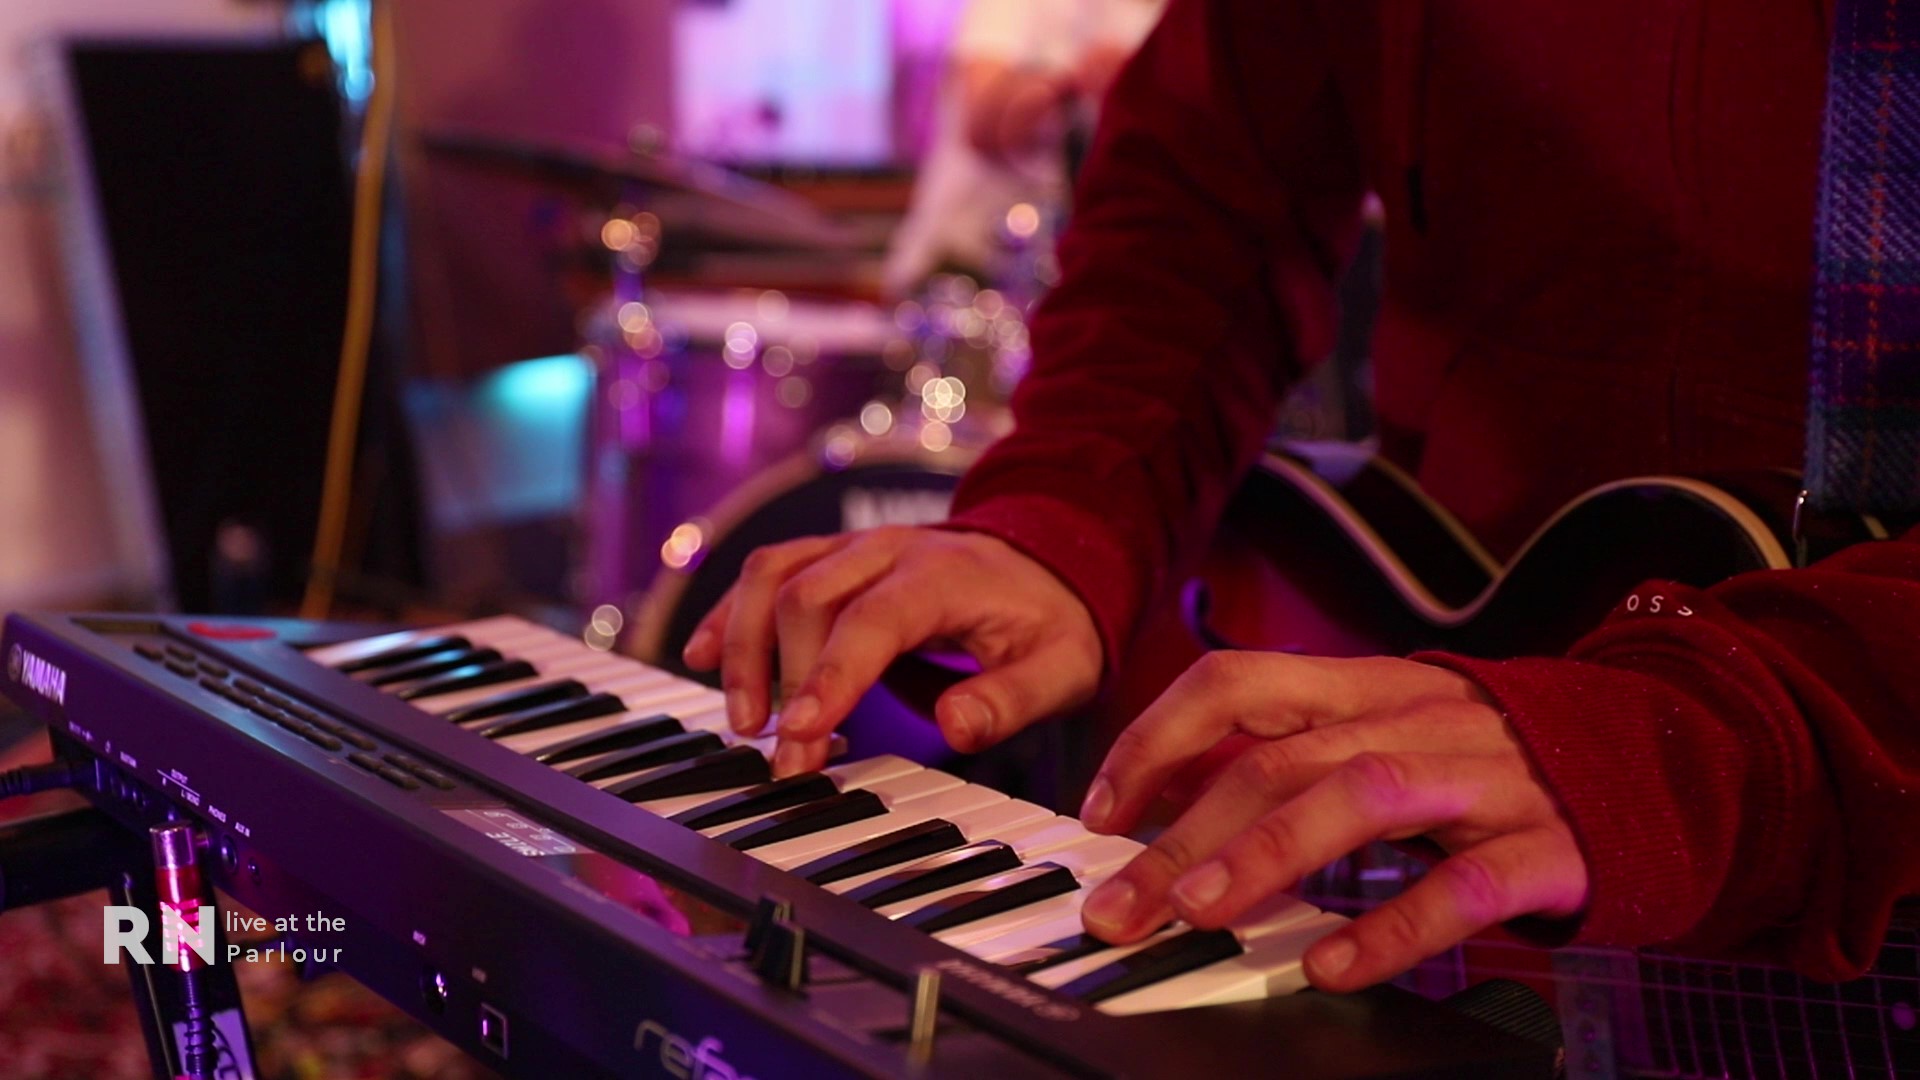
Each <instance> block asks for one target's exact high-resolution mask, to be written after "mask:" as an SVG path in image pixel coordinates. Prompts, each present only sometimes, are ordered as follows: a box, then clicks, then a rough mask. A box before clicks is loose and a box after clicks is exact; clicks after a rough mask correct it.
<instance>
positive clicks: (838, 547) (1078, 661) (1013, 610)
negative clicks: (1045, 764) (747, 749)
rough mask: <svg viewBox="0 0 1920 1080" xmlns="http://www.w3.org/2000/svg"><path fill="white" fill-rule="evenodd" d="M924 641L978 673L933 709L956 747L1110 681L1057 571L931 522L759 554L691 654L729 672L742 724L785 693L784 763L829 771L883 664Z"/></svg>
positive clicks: (995, 737) (998, 733)
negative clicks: (842, 731)
mask: <svg viewBox="0 0 1920 1080" xmlns="http://www.w3.org/2000/svg"><path fill="white" fill-rule="evenodd" d="M928 645H937V646H940V647H943V648H946V647H951V648H957V649H960V650H962V651H965V652H966V653H968V654H969V655H971V656H972V657H973V658H974V659H975V660H976V661H978V662H979V664H980V667H981V669H982V670H981V672H980V674H978V675H975V676H972V677H971V678H968V679H965V680H964V681H962V682H960V683H957V684H956V685H954V686H952V687H950V688H949V689H948V690H947V691H946V692H945V693H943V694H941V695H940V698H939V700H938V701H937V702H936V703H935V706H934V720H935V721H936V722H937V723H938V724H939V725H940V730H941V732H942V733H943V734H945V736H946V739H947V742H948V743H949V744H951V745H952V746H953V747H954V748H955V749H956V750H961V751H968V752H971V751H975V750H980V749H983V748H985V747H988V746H991V745H993V744H994V743H997V742H999V741H1000V740H1002V739H1005V738H1007V737H1008V736H1010V735H1012V734H1014V733H1015V732H1017V731H1019V730H1021V729H1022V728H1024V727H1026V726H1027V725H1029V724H1031V723H1033V722H1034V721H1036V720H1040V719H1043V718H1046V717H1049V716H1053V715H1056V714H1059V713H1062V712H1065V711H1067V710H1069V709H1072V708H1074V707H1076V706H1078V705H1081V704H1083V703H1085V702H1086V701H1087V700H1088V699H1089V698H1091V697H1092V696H1093V693H1094V690H1095V688H1096V687H1097V686H1098V684H1099V681H1100V671H1101V662H1102V653H1101V645H1100V635H1099V633H1098V631H1097V630H1095V628H1094V623H1093V617H1092V615H1091V614H1090V613H1089V612H1088V610H1087V607H1086V605H1085V604H1084V603H1082V602H1081V601H1080V598H1079V597H1078V596H1076V595H1075V594H1074V592H1073V590H1071V589H1069V588H1068V587H1067V586H1066V584H1065V583H1064V582H1062V581H1061V580H1060V579H1059V578H1057V577H1055V576H1054V574H1053V573H1052V571H1050V570H1048V569H1047V568H1046V567H1044V566H1042V565H1040V564H1039V563H1038V562H1035V561H1034V560H1033V559H1031V558H1029V557H1028V556H1026V555H1023V554H1021V553H1020V552H1019V551H1016V550H1015V549H1014V548H1013V547H1011V546H1009V545H1008V544H1006V543H1005V542H1004V541H1001V540H999V539H997V538H995V537H991V536H986V535H983V534H979V533H964V532H949V531H945V530H939V529H926V528H904V527H886V528H879V529H872V530H867V531H864V532H856V533H843V534H839V535H834V536H818V537H808V538H805V539H801V540H793V541H789V542H787V543H784V544H775V545H772V546H770V547H765V548H761V549H760V550H758V551H756V552H754V553H753V554H752V555H751V556H749V557H748V559H747V562H746V566H745V568H744V569H743V570H742V571H741V574H740V580H739V581H737V582H735V583H734V586H733V588H732V589H731V590H729V591H728V592H727V594H726V595H725V596H724V597H722V598H721V600H720V602H719V603H718V604H717V605H715V606H714V609H713V610H712V611H711V612H709V613H708V614H707V616H706V618H705V619H703V620H701V622H700V625H699V626H698V627H696V628H695V629H694V632H693V636H692V637H691V638H689V639H688V642H687V647H686V650H685V652H684V654H683V656H684V659H685V660H686V662H687V665H688V666H689V667H692V668H694V669H695V670H701V671H710V670H712V669H714V668H716V667H718V668H719V669H720V682H721V686H722V688H723V689H724V690H725V691H726V695H727V720H728V722H729V723H730V724H731V725H732V726H733V729H734V730H735V731H738V732H740V733H742V734H748V735H755V734H759V733H760V732H761V731H763V730H764V729H765V727H766V725H767V721H768V719H769V717H770V716H771V715H772V710H773V706H774V702H775V701H776V695H777V700H780V701H782V702H784V705H783V706H782V708H781V709H780V719H779V727H778V732H779V744H778V748H777V750H776V751H775V754H774V771H775V773H777V774H778V775H781V776H791V775H793V774H795V773H799V772H806V771H810V770H813V769H817V768H819V767H820V766H821V765H823V764H824V763H825V761H826V755H827V746H828V736H829V735H831V734H832V733H833V729H834V728H835V727H837V726H838V725H839V724H840V722H841V721H842V720H844V719H846V717H847V714H848V713H849V712H850V711H852V709H853V707H854V705H855V703H857V702H858V701H859V700H860V696H861V695H862V694H864V693H865V692H866V691H867V690H868V688H870V687H871V686H872V685H873V684H874V683H875V682H876V681H878V679H879V678H880V675H881V673H882V672H884V671H885V670H886V668H887V665H889V664H891V663H892V662H893V661H894V660H895V659H896V658H897V657H899V656H901V655H902V654H905V653H908V652H911V651H913V650H915V649H918V648H921V647H923V646H928Z"/></svg>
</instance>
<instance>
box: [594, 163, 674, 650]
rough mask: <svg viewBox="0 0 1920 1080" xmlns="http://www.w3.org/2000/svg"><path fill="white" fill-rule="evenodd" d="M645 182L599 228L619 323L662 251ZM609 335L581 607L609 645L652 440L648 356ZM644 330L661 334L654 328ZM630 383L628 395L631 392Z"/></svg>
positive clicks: (626, 588) (601, 374)
mask: <svg viewBox="0 0 1920 1080" xmlns="http://www.w3.org/2000/svg"><path fill="white" fill-rule="evenodd" d="M645 196H646V186H645V185H644V184H642V183H641V182H639V181H638V180H633V179H627V180H624V181H623V182H622V185H621V191H620V204H619V206H618V208H616V209H615V211H614V212H613V214H612V215H611V216H610V217H608V219H607V221H606V224H605V226H604V227H603V228H602V229H601V233H600V239H601V243H603V244H604V245H605V246H606V248H607V250H608V251H609V253H610V257H611V261H612V265H611V269H612V280H613V312H614V319H615V321H616V323H618V322H619V321H620V319H621V316H622V315H623V314H624V313H625V312H626V311H628V310H633V309H632V308H630V307H629V305H634V306H635V307H637V306H638V305H641V304H643V303H644V302H645V300H646V271H647V268H648V267H649V266H651V265H652V264H653V261H654V259H655V258H656V257H657V256H658V255H659V252H660V219H659V217H657V216H656V215H654V214H653V213H651V212H649V211H647V210H646V209H645V203H644V200H645ZM617 330H618V332H617V333H613V334H609V335H608V342H609V343H608V345H607V346H606V347H605V348H604V349H592V348H590V349H588V350H587V355H588V356H589V357H591V359H592V362H593V379H592V395H593V396H592V399H591V402H590V403H589V405H588V413H587V416H588V420H587V463H586V467H587V483H586V508H585V518H586V523H585V524H586V527H585V533H586V537H585V540H586V543H585V547H586V552H585V554H586V561H587V577H586V581H585V582H584V583H583V584H584V589H583V594H584V595H583V599H584V600H585V604H584V605H583V606H584V607H585V608H586V609H587V610H589V611H591V612H594V613H595V620H596V625H595V626H594V630H595V631H599V632H602V634H601V636H602V637H603V638H604V640H602V641H597V642H596V641H592V640H590V641H589V644H593V645H596V646H599V647H611V646H612V644H613V639H614V637H615V636H616V635H617V634H618V632H619V629H620V627H619V626H618V625H615V626H613V627H611V628H610V629H609V628H606V627H602V626H599V625H597V622H598V615H599V612H600V609H602V608H604V607H607V606H611V607H612V608H613V609H614V610H615V611H625V610H626V609H627V601H628V600H629V596H628V593H629V592H631V591H632V588H633V585H634V583H633V582H632V581H630V580H628V574H627V569H626V563H627V557H628V552H627V547H628V539H629V537H628V533H629V531H630V529H631V527H632V521H631V517H632V506H631V504H630V500H629V497H628V492H627V471H628V469H629V467H630V464H629V463H630V460H631V454H632V452H633V451H634V450H635V449H644V448H645V446H646V444H647V443H648V442H650V441H651V434H652V433H651V432H650V431H647V430H645V426H646V425H645V423H644V422H643V423H642V424H641V425H640V430H639V431H637V432H633V431H630V430H629V429H630V428H632V427H633V426H634V423H633V414H634V412H635V411H636V410H641V409H644V408H646V401H645V395H646V394H647V391H646V389H645V380H644V379H643V378H642V372H641V370H640V368H641V365H642V364H643V363H644V362H645V360H646V359H647V358H646V357H644V356H642V355H641V353H640V351H639V350H637V349H636V348H635V347H634V345H633V338H634V336H635V334H634V333H630V332H629V331H628V329H627V328H626V327H625V326H624V325H622V326H618V327H617ZM639 332H641V333H653V334H656V335H657V334H658V330H656V329H654V328H653V327H651V326H648V327H645V328H642V330H641V331H639ZM629 388H630V390H631V394H629Z"/></svg>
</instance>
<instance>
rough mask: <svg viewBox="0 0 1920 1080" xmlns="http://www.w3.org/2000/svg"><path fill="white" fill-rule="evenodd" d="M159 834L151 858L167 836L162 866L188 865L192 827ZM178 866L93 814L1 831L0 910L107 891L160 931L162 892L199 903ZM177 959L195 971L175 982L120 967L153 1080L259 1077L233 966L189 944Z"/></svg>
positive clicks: (139, 967) (191, 881) (161, 973)
mask: <svg viewBox="0 0 1920 1080" xmlns="http://www.w3.org/2000/svg"><path fill="white" fill-rule="evenodd" d="M153 834H154V840H153V845H152V849H153V852H154V853H159V852H160V851H161V850H162V844H163V841H162V835H163V834H165V837H166V839H165V841H164V845H165V851H166V854H165V856H164V859H165V860H167V861H174V862H180V861H181V859H182V854H181V853H182V852H183V851H185V852H186V853H187V855H188V860H187V861H188V862H189V864H190V862H191V855H192V854H193V850H192V849H193V846H194V845H196V844H197V842H198V840H197V834H196V833H195V832H194V830H193V829H192V828H191V826H188V825H185V824H172V825H162V826H157V827H155V829H154V830H153ZM183 844H185V845H187V846H186V847H184V848H183V847H182V845H183ZM181 869H182V868H181V867H177V866H176V867H173V868H164V867H161V866H158V865H156V863H155V860H154V857H153V854H150V853H149V850H148V845H146V844H142V843H140V842H139V841H138V840H137V839H136V838H135V834H134V833H132V832H131V831H129V830H128V829H127V828H125V827H124V826H122V825H121V824H120V823H119V822H118V821H115V820H114V819H113V818H112V817H110V816H109V815H108V814H107V813H106V812H105V811H103V810H100V809H98V808H96V807H86V808H82V809H78V810H67V811H62V812H58V813H52V814H44V815H41V816H39V817H33V818H28V819H26V820H23V821H17V822H13V823H11V824H8V825H4V826H0V911H4V910H9V909H12V908H23V907H29V906H32V905H35V904H44V903H50V902H52V901H55V900H64V899H67V898H69V897H74V896H80V895H84V894H86V893H90V892H94V891H97V890H101V889H104V890H106V891H107V893H108V896H109V901H108V902H109V903H111V904H114V905H117V906H129V907H138V908H139V909H140V910H141V911H144V912H146V913H147V914H148V920H149V921H148V925H149V927H150V928H160V927H162V926H163V925H164V923H163V920H164V919H166V918H168V917H169V916H168V915H167V914H165V913H164V912H163V900H162V897H163V888H164V891H165V893H167V894H172V895H174V896H177V897H179V898H180V900H181V901H185V900H186V899H187V891H188V890H191V891H192V893H193V894H194V895H192V900H193V901H195V903H194V904H193V905H192V906H194V907H197V901H198V900H199V899H200V897H199V895H197V894H198V892H199V891H200V890H201V889H202V886H201V884H200V881H199V877H198V875H197V874H188V875H183V874H181V873H180V870H181ZM163 883H164V885H163ZM175 906H176V907H179V906H182V905H181V904H179V903H176V905H175ZM196 917H197V915H196ZM212 929H213V943H214V950H215V952H214V955H215V956H220V955H222V951H223V950H224V948H225V940H224V932H223V930H222V928H221V927H219V926H218V925H216V926H214V927H213V928H212ZM163 933H164V931H163ZM149 940H150V941H151V942H155V943H157V941H158V940H159V939H158V938H150V939H149ZM180 956H181V957H182V958H183V960H191V961H193V962H194V963H195V966H196V968H197V970H193V971H191V972H188V973H185V974H183V975H182V976H181V977H180V978H170V977H168V975H167V966H166V965H162V964H160V963H158V962H155V963H152V964H141V963H137V962H134V960H133V958H131V957H126V956H123V957H122V958H121V961H120V962H121V963H122V964H124V965H125V967H126V971H127V979H128V982H129V984H130V988H131V990H132V992H133V1004H134V1010H135V1012H136V1013H137V1015H138V1016H139V1017H140V1031H141V1035H142V1036H143V1037H144V1038H145V1040H146V1044H147V1057H148V1060H149V1062H151V1064H152V1068H153V1076H154V1078H155V1080H182V1078H186V1080H256V1077H258V1076H259V1073H258V1071H257V1069H256V1068H255V1066H254V1055H253V1041H252V1035H251V1033H250V1032H249V1031H248V1028H247V1021H246V1014H245V1012H244V1010H243V1008H242V1004H241V1000H240V987H239V983H238V982H237V981H236V980H235V978H234V969H233V966H232V965H230V964H207V965H201V964H200V963H199V958H198V957H197V956H196V955H195V954H194V953H193V952H192V951H191V950H189V949H187V948H185V947H184V946H183V947H182V948H181V949H180ZM196 1015H197V1016H198V1019H197V1020H196V1019H195V1017H196ZM196 1032H197V1036H198V1037H197V1038H196V1037H195V1033H196ZM189 1059H193V1060H191V1061H190V1060H189Z"/></svg>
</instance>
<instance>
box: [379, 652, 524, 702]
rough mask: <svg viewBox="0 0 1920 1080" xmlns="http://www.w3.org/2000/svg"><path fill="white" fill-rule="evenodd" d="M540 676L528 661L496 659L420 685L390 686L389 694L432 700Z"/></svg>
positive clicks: (462, 668)
mask: <svg viewBox="0 0 1920 1080" xmlns="http://www.w3.org/2000/svg"><path fill="white" fill-rule="evenodd" d="M538 674H540V673H539V672H537V671H535V670H533V665H532V664H529V663H527V662H526V661H525V660H495V661H492V662H491V663H485V664H472V665H469V666H467V667H461V668H454V669H453V670H452V671H449V672H447V673H446V674H444V675H435V676H434V677H432V678H430V679H421V680H420V681H418V682H411V683H403V684H400V685H397V686H389V687H387V692H388V693H390V694H393V695H394V696H395V697H398V698H399V699H400V700H402V701H413V700H414V699H416V698H423V697H433V696H434V695H435V694H451V693H453V692H454V691H456V690H478V689H480V688H481V687H483V686H498V685H500V684H501V683H503V682H514V681H516V680H519V679H531V678H533V677H534V676H535V675H538Z"/></svg>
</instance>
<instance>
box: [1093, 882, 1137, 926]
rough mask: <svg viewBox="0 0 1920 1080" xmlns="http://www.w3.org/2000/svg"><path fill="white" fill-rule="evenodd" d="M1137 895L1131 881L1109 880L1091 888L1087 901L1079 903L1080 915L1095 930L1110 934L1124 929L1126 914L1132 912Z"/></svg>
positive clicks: (1128, 914)
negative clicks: (1091, 891)
mask: <svg viewBox="0 0 1920 1080" xmlns="http://www.w3.org/2000/svg"><path fill="white" fill-rule="evenodd" d="M1137 895H1138V894H1137V893H1136V892H1135V891H1134V888H1133V885H1132V884H1131V883H1129V882H1125V881H1109V882H1107V883H1106V884H1105V885H1102V886H1100V887H1099V888H1097V889H1095V890H1093V895H1092V896H1089V897H1087V902H1086V903H1084V904H1082V905H1080V917H1081V919H1082V920H1084V921H1085V922H1086V924H1087V925H1088V926H1089V927H1092V928H1093V929H1095V930H1100V931H1104V932H1106V933H1110V934H1111V933H1116V932H1118V931H1120V930H1124V929H1126V926H1127V918H1128V916H1130V915H1132V914H1133V901H1134V898H1135V897H1136V896H1137Z"/></svg>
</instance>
